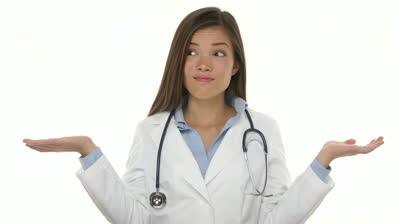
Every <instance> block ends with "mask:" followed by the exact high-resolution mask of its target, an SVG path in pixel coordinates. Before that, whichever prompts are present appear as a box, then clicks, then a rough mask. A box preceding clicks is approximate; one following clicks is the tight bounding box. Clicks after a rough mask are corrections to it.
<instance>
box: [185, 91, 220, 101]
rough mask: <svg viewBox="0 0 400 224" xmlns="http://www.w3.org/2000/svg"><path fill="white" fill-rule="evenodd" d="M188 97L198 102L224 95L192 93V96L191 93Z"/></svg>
mask: <svg viewBox="0 0 400 224" xmlns="http://www.w3.org/2000/svg"><path fill="white" fill-rule="evenodd" d="M189 93H190V92H189ZM190 95H191V96H192V97H194V98H196V99H199V100H208V99H212V98H215V97H218V96H219V95H224V92H221V93H217V94H211V93H204V94H203V93H194V94H192V93H190Z"/></svg>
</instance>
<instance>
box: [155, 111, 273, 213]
mask: <svg viewBox="0 0 400 224" xmlns="http://www.w3.org/2000/svg"><path fill="white" fill-rule="evenodd" d="M245 112H246V115H247V118H248V120H249V123H250V128H249V129H247V130H246V131H245V132H244V134H243V140H242V147H243V155H244V159H245V161H246V166H247V169H248V172H249V176H250V180H251V183H252V185H253V188H254V189H255V190H256V191H257V193H251V195H255V196H258V195H262V194H263V193H264V191H265V187H266V186H267V155H268V147H267V143H266V142H265V137H264V135H263V133H262V132H261V131H259V130H258V129H255V128H254V126H253V121H252V119H251V117H250V114H249V112H248V111H247V109H245ZM174 113H175V109H174V110H172V111H171V113H170V114H169V117H168V119H167V122H166V124H165V127H164V130H163V133H162V135H161V140H160V145H159V147H158V154H157V169H156V191H155V192H153V193H151V195H150V198H149V199H150V205H151V206H152V207H153V208H163V207H164V206H165V204H166V203H167V197H166V196H165V194H164V193H162V192H160V161H161V150H162V145H163V142H164V137H165V134H166V133H167V128H168V125H169V122H170V120H171V118H172V115H173V114H174ZM250 132H255V133H257V134H258V135H260V137H261V139H262V143H263V146H264V157H265V181H264V186H263V189H262V191H260V190H258V188H257V187H256V185H255V181H254V178H253V176H252V175H251V172H250V166H249V160H248V157H247V147H246V141H245V140H246V136H247V134H248V133H250ZM270 196H272V195H263V197H270Z"/></svg>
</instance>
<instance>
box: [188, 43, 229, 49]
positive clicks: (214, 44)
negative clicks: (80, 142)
mask: <svg viewBox="0 0 400 224" xmlns="http://www.w3.org/2000/svg"><path fill="white" fill-rule="evenodd" d="M190 44H193V45H196V46H199V44H198V43H194V42H190ZM211 45H212V46H218V45H225V46H227V47H228V48H229V46H228V44H226V43H225V42H218V43H212V44H211Z"/></svg>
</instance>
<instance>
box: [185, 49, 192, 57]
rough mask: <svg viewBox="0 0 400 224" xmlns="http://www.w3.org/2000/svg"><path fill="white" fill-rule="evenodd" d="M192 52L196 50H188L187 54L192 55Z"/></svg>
mask: <svg viewBox="0 0 400 224" xmlns="http://www.w3.org/2000/svg"><path fill="white" fill-rule="evenodd" d="M192 52H194V51H192V50H187V52H186V55H189V56H191V55H192V54H191V53H192Z"/></svg>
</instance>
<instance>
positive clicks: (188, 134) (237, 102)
mask: <svg viewBox="0 0 400 224" xmlns="http://www.w3.org/2000/svg"><path fill="white" fill-rule="evenodd" d="M226 101H227V103H229V104H230V105H231V106H232V107H233V108H234V109H235V110H236V112H237V114H236V116H234V117H231V118H230V119H229V120H228V121H227V122H226V123H225V126H224V127H223V128H222V130H221V132H220V133H219V135H218V137H217V139H216V140H215V141H214V143H213V144H212V145H211V147H210V149H209V150H208V152H206V149H205V146H204V144H203V141H202V139H201V136H200V135H199V133H198V132H197V131H196V130H195V129H193V128H191V127H190V126H189V125H188V124H187V123H186V121H185V119H184V116H183V109H182V108H183V107H185V105H186V104H187V102H188V96H187V95H186V96H184V97H183V100H182V101H181V103H180V105H179V106H178V107H177V109H176V110H175V114H174V116H175V125H176V126H177V128H178V129H179V131H180V132H181V134H182V136H183V139H184V140H185V142H186V144H187V145H188V146H189V148H190V150H191V151H192V154H193V156H194V158H195V159H196V161H197V164H198V165H199V169H200V171H201V174H202V175H203V177H204V176H205V174H206V172H207V168H208V166H209V164H210V162H211V159H212V157H213V156H214V154H215V152H216V151H217V150H218V146H219V145H220V143H221V142H222V139H223V138H224V136H225V134H226V133H227V131H228V130H229V128H230V127H232V125H233V124H235V123H236V122H238V120H239V118H240V116H241V114H242V113H244V111H245V109H246V108H247V103H246V101H244V100H243V99H242V98H241V97H234V98H233V99H232V98H230V97H227V98H226ZM102 155H103V153H102V152H101V149H100V147H99V146H96V149H95V150H94V151H93V152H91V153H90V154H89V155H87V156H85V157H82V156H81V157H80V158H79V160H80V162H81V164H82V167H83V169H85V170H86V169H87V168H89V167H90V166H91V165H92V164H93V163H95V162H96V161H97V160H98V159H99V158H100V157H101V156H102ZM310 166H311V168H312V170H313V171H314V172H315V173H316V174H317V175H318V176H319V178H320V179H321V180H322V181H325V179H326V177H327V176H328V175H329V173H330V171H331V167H330V166H329V167H328V168H325V167H324V166H322V165H321V163H320V162H319V161H318V160H317V159H314V160H313V161H312V163H311V165H310Z"/></svg>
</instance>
